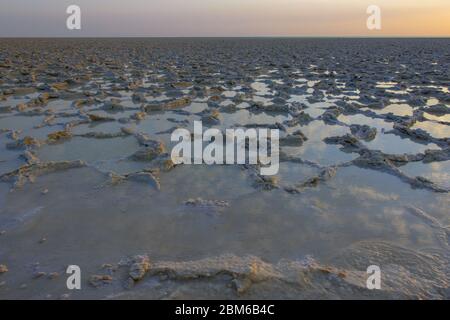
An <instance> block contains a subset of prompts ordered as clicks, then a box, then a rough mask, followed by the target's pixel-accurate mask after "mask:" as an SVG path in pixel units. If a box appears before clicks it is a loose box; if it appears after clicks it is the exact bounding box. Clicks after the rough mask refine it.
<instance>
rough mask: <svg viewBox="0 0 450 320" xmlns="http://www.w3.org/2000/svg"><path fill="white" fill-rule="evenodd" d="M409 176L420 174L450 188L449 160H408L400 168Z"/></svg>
mask: <svg viewBox="0 0 450 320" xmlns="http://www.w3.org/2000/svg"><path fill="white" fill-rule="evenodd" d="M400 170H401V171H403V172H405V173H406V174H408V175H411V176H422V177H425V178H427V179H430V180H431V181H433V182H435V183H437V184H438V185H441V186H444V187H446V188H450V161H443V162H432V163H423V162H410V163H408V164H406V165H404V166H402V167H401V168H400Z"/></svg>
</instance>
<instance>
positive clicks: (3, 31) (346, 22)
mask: <svg viewBox="0 0 450 320" xmlns="http://www.w3.org/2000/svg"><path fill="white" fill-rule="evenodd" d="M72 4H75V5H78V6H79V7H80V8H81V30H68V29H67V27H66V19H67V18H68V16H69V15H68V14H66V8H67V7H68V6H69V5H72ZM369 5H378V6H379V7H380V9H381V19H382V20H381V30H368V29H367V26H366V21H367V18H368V17H369V15H368V14H367V13H366V10H367V7H368V6H369ZM58 36H64V37H71V36H73V37H119V36H120V37H123V36H134V37H202V36H213V37H239V36H445V37H449V36H450V0H0V37H58Z"/></svg>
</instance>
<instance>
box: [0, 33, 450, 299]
mask: <svg viewBox="0 0 450 320" xmlns="http://www.w3.org/2000/svg"><path fill="white" fill-rule="evenodd" d="M0 44H1V45H0V131H1V132H0V298H1V299H12V298H20V299H29V298H34V299H80V298H110V299H132V298H137V299H148V298H151V299H183V298H228V299H240V298H242V299H253V298H272V299H282V298H286V299H300V298H307V299H308V298H321V299H330V298H338V299H347V298H361V299H373V298H388V299H394V298H405V299H419V298H432V299H448V298H450V228H449V226H450V215H449V208H450V195H449V190H450V183H449V181H450V95H449V83H450V76H449V70H450V68H449V64H450V55H449V52H450V41H449V40H448V39H432V40H425V39H409V40H407V39H402V40H398V39H371V40H368V39H366V40H364V39H320V40H319V39H128V40H125V39H77V40H75V39H73V40H68V39H66V40H64V39H54V40H45V39H34V40H31V39H2V40H0ZM196 120H202V121H203V126H205V127H216V128H220V129H228V128H239V127H246V128H251V127H261V126H263V127H270V128H278V129H280V145H281V150H280V152H281V158H280V160H281V163H280V171H279V173H278V174H277V176H276V177H271V178H268V177H264V176H261V175H260V170H259V167H258V166H256V165H223V166H207V165H195V166H194V165H191V166H189V165H174V164H173V162H172V161H171V159H170V150H171V148H172V147H173V143H172V142H170V134H171V133H172V131H173V130H175V129H176V128H187V129H189V130H191V131H192V130H193V121H196ZM68 265H78V266H80V267H81V270H82V290H79V291H70V290H68V289H67V288H66V279H67V275H66V274H65V270H66V268H67V266H68ZM370 265H378V266H380V268H381V271H382V288H381V290H376V291H370V290H368V289H367V288H366V279H367V274H366V269H367V267H368V266H370Z"/></svg>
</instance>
